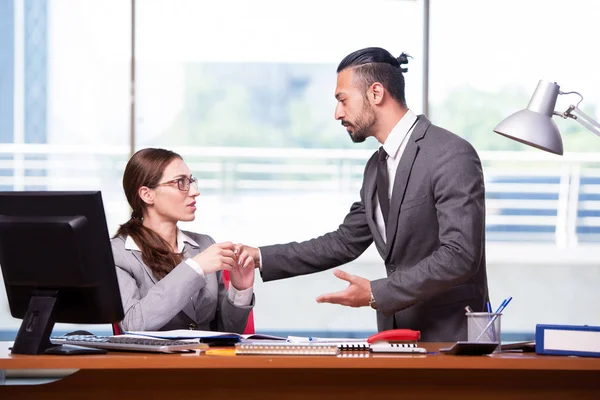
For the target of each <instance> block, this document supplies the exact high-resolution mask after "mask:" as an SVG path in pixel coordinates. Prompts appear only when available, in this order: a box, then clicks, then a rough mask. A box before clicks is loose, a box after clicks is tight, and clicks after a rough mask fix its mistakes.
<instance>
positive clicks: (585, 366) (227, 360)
mask: <svg viewBox="0 0 600 400" xmlns="http://www.w3.org/2000/svg"><path fill="white" fill-rule="evenodd" d="M447 345H448V344H446V343H422V344H421V346H422V347H425V348H427V350H428V351H430V352H437V351H438V350H439V348H441V347H446V346H447ZM9 346H10V342H0V370H1V369H5V370H8V369H163V368H175V369H177V368H180V369H187V368H193V369H223V368H226V369H244V368H252V369H257V368H258V369H260V368H267V369H273V368H277V369H279V368H288V369H289V368H293V369H297V368H309V369H315V368H319V369H352V368H360V369H363V368H368V369H380V368H392V369H453V370H456V369H464V370H479V369H492V370H498V369H507V370H539V371H545V370H563V371H598V372H600V358H585V357H559V356H539V355H536V354H535V353H503V354H492V355H490V356H484V357H482V356H475V357H470V356H449V355H445V354H427V355H424V354H418V355H410V354H393V353H379V354H378V353H375V354H373V353H369V352H363V351H360V352H359V351H356V352H344V353H342V354H340V355H338V356H255V355H251V356H222V355H205V354H202V353H201V352H195V353H187V354H150V353H125V352H111V353H109V354H106V355H79V356H61V355H39V356H31V355H21V354H15V355H12V354H10V350H9Z"/></svg>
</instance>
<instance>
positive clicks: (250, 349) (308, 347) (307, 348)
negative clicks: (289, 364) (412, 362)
mask: <svg viewBox="0 0 600 400" xmlns="http://www.w3.org/2000/svg"><path fill="white" fill-rule="evenodd" d="M235 347H236V354H268V355H337V354H338V353H340V352H341V353H342V354H348V353H351V352H366V351H370V352H373V353H420V354H425V353H427V350H425V349H424V348H421V347H418V345H417V344H416V343H390V342H385V341H381V342H376V343H368V342H355V341H352V342H348V343H343V342H335V343H334V342H325V343H318V342H310V343H306V342H304V343H298V342H296V343H292V342H272V341H254V342H242V343H237V344H236V345H235Z"/></svg>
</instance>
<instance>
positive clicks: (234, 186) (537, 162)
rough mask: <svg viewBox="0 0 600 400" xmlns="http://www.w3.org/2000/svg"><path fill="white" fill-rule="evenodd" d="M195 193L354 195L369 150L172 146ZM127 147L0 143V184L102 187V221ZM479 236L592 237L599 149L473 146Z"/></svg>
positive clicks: (114, 199)
mask: <svg viewBox="0 0 600 400" xmlns="http://www.w3.org/2000/svg"><path fill="white" fill-rule="evenodd" d="M174 150H175V151H177V152H178V153H180V154H181V155H182V156H183V157H184V159H185V160H186V162H187V164H188V166H189V167H190V169H191V170H192V171H193V172H194V175H196V176H197V177H198V178H199V186H200V188H201V191H202V192H203V195H208V196H222V197H224V198H228V197H232V196H236V197H240V196H269V195H281V194H282V193H287V194H293V195H296V196H302V195H304V194H308V193H331V195H332V196H341V197H344V198H345V197H348V198H351V199H353V200H354V199H356V197H357V194H358V190H359V189H360V185H361V183H362V174H363V170H364V165H365V162H366V160H367V159H368V158H369V156H370V155H371V154H372V150H330V149H280V148H235V147H228V148H223V147H219V148H200V147H184V148H175V149H174ZM128 156H129V150H128V148H127V147H126V146H104V147H99V146H65V145H46V144H2V145H0V189H1V190H98V189H99V190H102V192H103V197H104V201H105V207H106V212H107V216H108V218H109V221H110V220H111V219H113V220H119V221H121V222H122V220H124V217H125V215H126V214H127V206H126V204H125V201H124V198H123V196H122V189H121V177H122V171H123V168H124V166H125V163H126V161H127V159H128ZM480 157H481V159H482V162H483V166H484V173H485V180H486V206H487V238H488V241H492V242H493V241H532V242H546V243H551V242H555V244H556V245H557V246H558V247H560V248H569V247H575V246H576V245H577V244H578V243H580V242H594V241H600V154H598V153H577V154H566V155H565V156H562V157H558V156H553V155H549V154H546V153H542V152H538V151H535V152H533V151H531V152H530V151H526V152H481V153H480Z"/></svg>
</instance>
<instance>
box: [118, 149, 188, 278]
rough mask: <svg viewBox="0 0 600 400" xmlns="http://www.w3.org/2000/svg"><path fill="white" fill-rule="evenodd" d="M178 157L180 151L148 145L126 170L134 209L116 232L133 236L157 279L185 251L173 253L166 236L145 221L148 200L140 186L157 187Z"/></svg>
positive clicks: (127, 192) (126, 184)
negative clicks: (146, 200)
mask: <svg viewBox="0 0 600 400" xmlns="http://www.w3.org/2000/svg"><path fill="white" fill-rule="evenodd" d="M176 159H182V158H181V156H180V155H179V154H177V153H174V152H172V151H170V150H165V149H155V148H147V149H142V150H140V151H138V152H137V153H135V154H134V155H133V156H132V157H131V159H130V160H129V162H127V165H126V166H125V172H124V173H123V190H124V191H125V197H127V201H128V202H129V205H130V206H131V208H132V210H133V212H132V213H131V218H130V219H129V221H127V222H126V223H124V224H123V225H121V226H120V227H119V230H118V231H117V234H116V235H115V237H117V236H124V237H127V236H131V238H132V239H133V240H134V241H135V243H136V244H137V245H138V247H139V248H140V250H141V251H142V259H143V260H144V262H145V263H146V265H147V266H148V267H150V269H151V270H152V273H153V274H154V276H155V277H156V278H157V279H162V278H164V277H165V275H167V274H168V273H169V272H171V270H172V269H173V268H175V266H177V265H178V264H179V263H180V262H181V261H182V260H183V255H182V254H180V253H173V252H172V251H171V248H170V246H169V244H168V243H167V241H166V240H164V239H163V238H162V237H160V235H159V234H158V233H156V232H154V231H153V230H152V229H149V228H146V227H145V226H144V225H143V218H144V215H145V211H146V207H147V205H146V203H145V202H144V201H143V200H142V199H141V198H140V196H139V194H138V191H139V189H140V187H142V186H146V187H149V188H155V187H157V186H158V184H159V183H160V179H161V178H162V175H163V173H164V171H165V169H166V168H167V166H168V165H169V164H170V163H171V162H172V161H173V160H176Z"/></svg>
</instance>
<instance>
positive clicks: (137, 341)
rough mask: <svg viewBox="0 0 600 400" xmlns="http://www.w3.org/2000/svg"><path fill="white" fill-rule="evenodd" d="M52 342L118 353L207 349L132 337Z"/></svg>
mask: <svg viewBox="0 0 600 400" xmlns="http://www.w3.org/2000/svg"><path fill="white" fill-rule="evenodd" d="M50 342H51V343H52V344H56V345H74V346H82V347H92V348H97V349H105V350H116V351H143V352H150V353H187V352H192V351H194V350H203V349H207V348H208V345H207V344H205V343H199V342H198V341H188V340H170V339H152V338H140V337H131V336H125V335H123V336H97V335H69V336H54V337H51V338H50Z"/></svg>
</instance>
